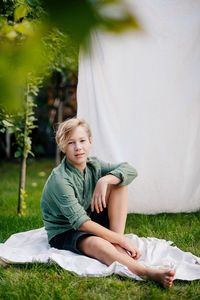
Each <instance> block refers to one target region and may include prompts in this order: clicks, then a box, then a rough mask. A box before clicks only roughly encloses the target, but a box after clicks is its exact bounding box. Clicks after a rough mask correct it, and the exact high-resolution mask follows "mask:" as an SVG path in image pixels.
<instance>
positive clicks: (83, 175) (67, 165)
mask: <svg viewBox="0 0 200 300" xmlns="http://www.w3.org/2000/svg"><path fill="white" fill-rule="evenodd" d="M63 163H64V165H65V167H67V168H68V169H69V170H70V171H72V172H73V173H75V174H77V175H78V176H81V177H84V178H85V175H86V174H87V164H86V168H85V172H82V171H81V170H79V169H78V168H76V167H74V166H73V165H72V164H70V162H68V160H67V158H66V156H65V157H64V158H63Z"/></svg>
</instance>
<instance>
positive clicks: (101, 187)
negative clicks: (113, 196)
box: [91, 177, 108, 213]
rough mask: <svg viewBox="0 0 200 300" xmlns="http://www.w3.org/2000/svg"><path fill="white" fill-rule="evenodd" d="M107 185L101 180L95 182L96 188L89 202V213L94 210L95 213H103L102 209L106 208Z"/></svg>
mask: <svg viewBox="0 0 200 300" xmlns="http://www.w3.org/2000/svg"><path fill="white" fill-rule="evenodd" d="M107 187H108V183H107V182H106V181H105V180H104V179H103V177H102V178H100V179H99V180H98V181H97V184H96V187H95V189H94V193H93V196H92V200H91V211H92V212H93V211H94V208H95V209H96V212H97V213H99V212H100V211H103V208H106V191H107Z"/></svg>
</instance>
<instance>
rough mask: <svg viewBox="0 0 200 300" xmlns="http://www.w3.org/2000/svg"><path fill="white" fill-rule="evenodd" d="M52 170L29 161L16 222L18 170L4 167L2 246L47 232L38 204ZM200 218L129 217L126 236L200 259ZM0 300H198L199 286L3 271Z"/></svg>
mask: <svg viewBox="0 0 200 300" xmlns="http://www.w3.org/2000/svg"><path fill="white" fill-rule="evenodd" d="M53 166H54V161H53V160H49V159H42V160H37V161H36V160H33V159H30V160H29V161H28V167H27V182H26V190H27V194H28V197H27V198H26V204H27V209H26V216H23V217H22V216H21V217H18V216H16V211H17V194H18V181H19V178H18V177H19V164H18V163H17V162H16V163H14V162H4V163H3V164H2V165H1V166H0V174H1V183H0V195H1V198H0V242H4V241H5V240H6V239H7V238H8V237H9V236H10V235H11V234H13V233H16V232H20V231H26V230H30V229H35V228H39V227H42V226H43V223H42V219H41V212H40V198H41V194H42V188H43V186H44V183H45V181H46V179H47V177H48V175H49V173H50V171H51V169H52V167H53ZM199 220H200V212H196V213H179V214H166V213H164V214H159V215H150V216H148V215H139V214H137V215H136V214H129V215H128V219H127V226H126V233H135V234H137V235H138V236H145V237H147V236H150V237H157V238H163V239H167V240H172V241H174V245H176V246H178V247H179V248H181V249H182V250H184V251H190V252H192V253H193V254H195V255H197V256H200V244H199V240H200V222H199ZM0 299H4V300H6V299H9V300H10V299H20V300H21V299H25V300H28V299H31V300H34V299H42V300H47V299H56V300H57V299H63V300H64V299H70V300H71V299H79V300H84V299H85V300H87V299H92V300H94V299H99V300H100V299H102V300H109V299H120V300H121V299H137V300H139V299H159V300H160V299H166V300H168V299H187V300H188V299H198V300H199V299H200V280H197V281H191V282H187V281H179V280H176V281H175V282H174V285H173V286H172V288H171V289H170V290H168V289H163V288H161V287H160V286H159V285H158V284H156V283H154V282H150V281H148V282H147V281H144V282H140V281H136V280H132V279H127V278H122V277H120V276H117V275H112V276H109V277H105V278H89V277H86V278H85V277H79V276H78V275H76V274H74V273H72V272H67V271H66V270H63V269H61V268H60V267H59V266H57V265H56V264H40V263H33V264H24V265H10V266H6V267H2V266H0Z"/></svg>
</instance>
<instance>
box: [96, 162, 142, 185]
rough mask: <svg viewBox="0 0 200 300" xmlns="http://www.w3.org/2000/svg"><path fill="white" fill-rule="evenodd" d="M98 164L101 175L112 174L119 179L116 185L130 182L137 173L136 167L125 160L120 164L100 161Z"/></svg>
mask: <svg viewBox="0 0 200 300" xmlns="http://www.w3.org/2000/svg"><path fill="white" fill-rule="evenodd" d="M100 164H101V171H102V176H105V175H107V174H112V175H114V176H116V177H118V178H119V179H121V182H120V183H119V184H117V186H124V185H127V184H130V183H131V182H132V181H133V180H134V179H135V178H136V177H137V175H138V174H137V171H136V169H135V168H133V167H132V166H131V165H129V164H128V163H127V162H122V163H120V164H111V163H106V162H104V161H100Z"/></svg>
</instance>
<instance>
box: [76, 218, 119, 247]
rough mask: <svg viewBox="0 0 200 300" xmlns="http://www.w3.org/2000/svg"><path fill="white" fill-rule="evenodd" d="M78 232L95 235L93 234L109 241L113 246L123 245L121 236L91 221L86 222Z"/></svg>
mask: <svg viewBox="0 0 200 300" xmlns="http://www.w3.org/2000/svg"><path fill="white" fill-rule="evenodd" d="M78 231H86V232H90V233H93V234H95V235H97V236H99V237H101V238H103V239H105V240H107V241H109V242H110V243H112V244H121V242H122V236H121V235H120V234H118V233H116V232H114V231H111V230H109V229H107V228H105V227H103V226H101V225H100V224H98V223H96V222H93V221H91V220H88V221H86V222H84V223H83V224H82V225H81V226H80V227H79V229H78Z"/></svg>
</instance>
